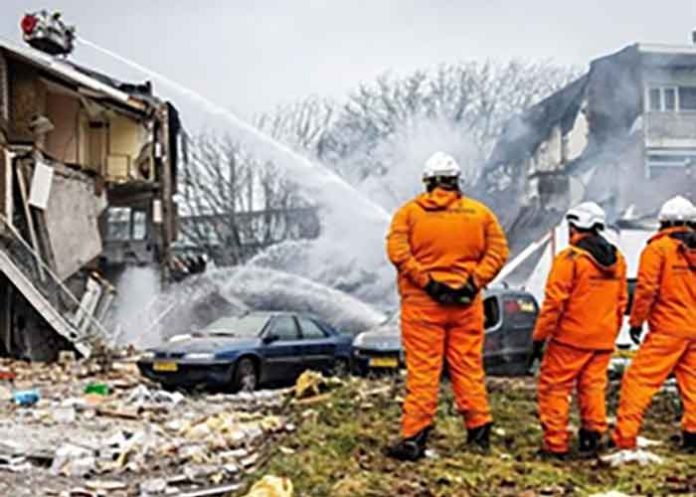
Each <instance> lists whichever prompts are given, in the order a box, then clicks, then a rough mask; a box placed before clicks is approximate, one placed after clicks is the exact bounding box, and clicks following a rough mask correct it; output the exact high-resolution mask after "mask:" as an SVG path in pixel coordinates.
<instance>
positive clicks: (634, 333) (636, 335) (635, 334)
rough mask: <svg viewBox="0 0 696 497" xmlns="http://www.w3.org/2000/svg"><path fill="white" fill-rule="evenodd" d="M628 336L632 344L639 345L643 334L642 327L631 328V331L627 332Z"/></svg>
mask: <svg viewBox="0 0 696 497" xmlns="http://www.w3.org/2000/svg"><path fill="white" fill-rule="evenodd" d="M628 334H629V335H630V336H631V340H633V343H635V344H636V345H640V336H641V335H642V334H643V326H642V325H641V326H631V329H630V330H628Z"/></svg>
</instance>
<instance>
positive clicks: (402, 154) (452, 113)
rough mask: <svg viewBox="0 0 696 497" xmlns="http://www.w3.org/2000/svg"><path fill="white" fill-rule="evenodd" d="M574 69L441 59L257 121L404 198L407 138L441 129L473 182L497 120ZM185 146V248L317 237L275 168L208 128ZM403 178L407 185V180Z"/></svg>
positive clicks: (250, 248) (228, 256)
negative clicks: (342, 97) (337, 99)
mask: <svg viewBox="0 0 696 497" xmlns="http://www.w3.org/2000/svg"><path fill="white" fill-rule="evenodd" d="M577 73H578V71H577V70H575V69H573V68H567V67H558V66H554V65H552V64H549V63H536V62H521V61H512V62H509V63H507V64H494V63H490V62H486V63H478V62H465V63H459V64H450V65H442V66H439V67H437V68H435V69H433V70H427V71H415V72H413V73H412V74H408V75H406V76H402V77H394V76H390V75H384V76H381V77H379V78H377V79H376V80H375V81H374V82H371V83H365V84H361V85H360V86H358V88H357V89H356V90H355V91H354V92H352V93H351V94H350V95H349V96H348V98H347V100H346V101H345V102H343V103H341V104H340V105H339V104H337V103H333V102H330V101H326V100H321V99H318V98H308V99H305V100H302V101H299V102H297V103H295V104H292V105H288V106H283V107H278V108H277V109H276V110H275V111H274V112H271V113H268V114H264V115H261V116H259V117H258V118H257V119H256V124H257V126H258V127H259V128H260V129H261V130H262V131H264V132H266V133H268V134H269V135H270V136H272V137H274V138H276V139H278V140H280V141H282V142H284V143H286V144H288V145H290V146H291V147H294V148H296V149H298V150H299V151H300V152H301V153H303V154H305V155H308V156H309V157H310V158H312V159H316V160H319V161H321V162H323V163H324V164H326V165H329V166H331V167H333V168H334V169H336V170H337V172H338V173H339V174H341V175H342V176H344V177H346V178H347V179H348V180H349V181H350V182H352V183H354V184H363V183H367V182H372V183H373V184H374V183H377V184H379V185H380V190H382V191H386V192H387V193H388V195H387V197H388V199H387V200H386V201H388V202H392V201H393V202H397V201H400V200H401V198H402V197H403V196H404V194H405V191H402V190H404V188H405V187H403V185H401V184H400V183H399V181H402V182H403V180H402V179H401V178H400V177H401V176H404V172H408V171H407V170H405V169H404V168H407V167H408V165H406V164H404V162H408V161H409V160H410V161H411V162H413V163H416V162H418V164H420V162H422V157H420V156H419V157H414V156H413V154H412V153H411V152H413V150H404V149H407V148H408V146H409V141H410V142H418V140H420V148H422V149H427V150H428V151H429V152H432V149H433V147H435V146H438V144H442V143H443V140H442V137H441V136H439V135H442V134H447V135H448V141H446V142H444V143H446V146H449V147H451V148H454V149H461V150H459V151H460V152H461V155H462V157H459V159H460V160H461V161H462V162H463V165H464V167H465V171H467V174H466V175H465V176H464V181H465V182H466V183H468V184H469V185H473V184H475V183H476V181H477V177H478V176H477V175H478V174H480V170H481V166H482V164H483V162H484V161H485V159H486V157H487V156H488V154H489V153H490V151H491V149H492V146H493V144H494V142H495V140H496V138H497V136H498V135H499V134H500V132H501V129H502V127H503V125H504V123H505V122H506V121H507V120H508V119H510V117H511V116H513V115H514V114H516V113H518V112H520V111H522V110H524V109H525V108H527V107H529V106H531V105H532V104H534V103H536V102H537V101H539V100H541V99H542V98H544V97H546V96H547V95H549V94H550V93H552V92H553V91H555V90H556V89H558V88H560V87H561V86H563V85H565V84H566V83H568V82H569V81H570V80H571V79H572V78H573V77H574V76H576V75H577ZM423 122H425V123H436V125H437V126H435V127H432V126H430V127H428V126H422V123H423ZM419 125H421V127H420V128H419ZM419 133H420V135H419ZM427 133H430V134H429V135H428V134H427ZM431 137H432V138H434V139H433V140H430V138H431ZM443 146H445V145H443ZM412 148H413V147H412ZM191 149H192V153H191V154H190V155H191V158H190V160H189V163H188V165H187V167H186V168H184V172H183V181H182V186H183V188H182V195H181V202H180V203H181V206H182V209H181V210H182V215H183V217H184V218H185V219H184V221H182V223H181V231H182V234H183V237H184V238H185V239H186V240H187V241H188V242H189V243H190V244H191V245H193V246H199V247H206V250H208V251H212V248H213V247H215V250H216V251H218V252H219V253H217V254H216V259H217V260H218V261H219V262H220V263H222V264H238V263H240V262H242V261H244V260H245V259H246V258H247V257H248V256H249V255H250V254H253V253H254V251H256V250H258V249H260V248H263V247H266V246H268V245H271V244H273V243H277V242H279V241H282V240H285V239H288V238H302V237H306V236H316V234H317V233H318V229H319V227H318V224H317V222H316V216H311V215H310V214H309V212H311V205H310V202H308V201H307V200H306V199H303V198H302V197H301V195H300V191H299V190H298V189H297V186H296V185H293V184H292V183H291V181H289V178H285V177H284V176H283V174H282V173H283V170H284V168H283V164H272V163H268V162H259V161H258V160H257V159H256V158H254V157H252V156H250V155H249V153H248V152H246V151H245V150H244V149H243V148H242V147H240V146H239V144H237V143H235V142H233V141H232V140H230V139H229V138H226V137H216V136H213V135H210V134H207V135H203V136H199V137H197V138H196V139H194V140H193V143H192V147H191ZM455 151H456V150H455ZM409 153H411V154H410V155H409ZM418 167H420V166H418ZM406 176H408V178H409V180H408V182H407V183H408V185H409V186H408V187H409V188H410V187H411V186H412V185H413V184H414V182H413V181H412V179H410V178H411V175H410V174H406ZM404 184H405V182H404ZM416 186H417V185H416ZM402 187H403V188H402ZM400 188H401V190H400ZM377 200H378V201H379V200H380V199H377ZM382 200H384V199H382ZM308 220H309V221H308Z"/></svg>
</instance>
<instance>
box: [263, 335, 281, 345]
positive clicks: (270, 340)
mask: <svg viewBox="0 0 696 497" xmlns="http://www.w3.org/2000/svg"><path fill="white" fill-rule="evenodd" d="M278 338H279V337H278V335H274V334H273V333H269V334H268V335H266V336H265V337H263V343H264V344H266V345H269V344H271V343H273V342H277V341H278Z"/></svg>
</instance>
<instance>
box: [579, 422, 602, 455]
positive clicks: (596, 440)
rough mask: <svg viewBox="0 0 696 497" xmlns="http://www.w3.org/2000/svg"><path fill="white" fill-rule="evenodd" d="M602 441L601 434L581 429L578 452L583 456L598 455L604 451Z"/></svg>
mask: <svg viewBox="0 0 696 497" xmlns="http://www.w3.org/2000/svg"><path fill="white" fill-rule="evenodd" d="M601 441H602V434H601V433H599V432H597V431H590V430H586V429H584V428H580V431H579V432H578V442H579V447H578V450H579V451H580V453H581V454H585V455H591V454H596V453H597V452H599V451H600V450H601V449H602V444H601Z"/></svg>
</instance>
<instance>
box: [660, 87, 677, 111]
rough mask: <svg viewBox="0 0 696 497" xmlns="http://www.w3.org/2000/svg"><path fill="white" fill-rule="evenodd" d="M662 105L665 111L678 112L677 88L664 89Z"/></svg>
mask: <svg viewBox="0 0 696 497" xmlns="http://www.w3.org/2000/svg"><path fill="white" fill-rule="evenodd" d="M662 105H663V107H664V110H665V111H670V110H676V108H677V92H676V88H663V89H662Z"/></svg>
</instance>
